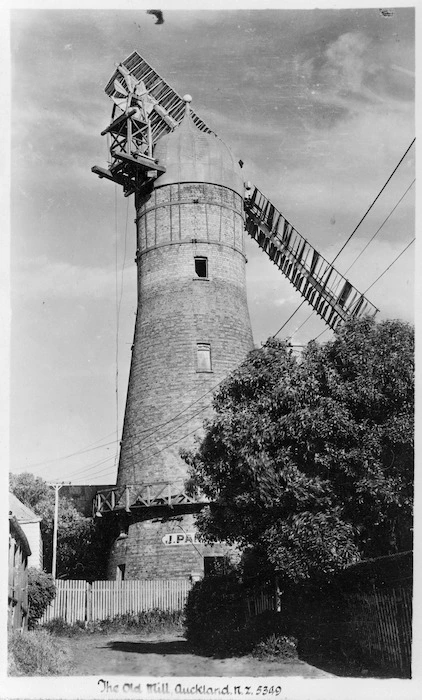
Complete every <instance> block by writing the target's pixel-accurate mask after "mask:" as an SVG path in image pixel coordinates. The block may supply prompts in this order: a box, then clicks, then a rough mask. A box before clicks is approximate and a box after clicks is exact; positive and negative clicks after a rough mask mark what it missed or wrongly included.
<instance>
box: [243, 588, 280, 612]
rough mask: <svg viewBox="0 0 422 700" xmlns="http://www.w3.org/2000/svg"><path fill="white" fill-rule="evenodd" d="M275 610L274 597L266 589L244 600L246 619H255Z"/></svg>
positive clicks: (255, 592)
mask: <svg viewBox="0 0 422 700" xmlns="http://www.w3.org/2000/svg"><path fill="white" fill-rule="evenodd" d="M276 609H277V606H276V600H275V595H274V594H273V593H270V592H269V591H268V590H266V589H261V590H257V591H254V592H253V593H252V594H251V595H249V596H248V597H247V598H246V610H247V616H248V617H255V616H256V615H260V614H261V613H263V612H265V611H267V610H271V611H275V610H276Z"/></svg>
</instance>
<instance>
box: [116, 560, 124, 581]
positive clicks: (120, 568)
mask: <svg viewBox="0 0 422 700" xmlns="http://www.w3.org/2000/svg"><path fill="white" fill-rule="evenodd" d="M125 569H126V565H125V564H118V565H117V569H116V581H124V580H125Z"/></svg>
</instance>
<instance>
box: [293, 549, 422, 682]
mask: <svg viewBox="0 0 422 700" xmlns="http://www.w3.org/2000/svg"><path fill="white" fill-rule="evenodd" d="M412 568H413V567H412V553H411V552H404V553H401V554H397V555H392V556H386V557H379V558H377V559H372V560H367V561H363V562H360V563H359V564H355V565H354V566H351V567H348V568H347V569H345V570H344V571H342V572H341V574H339V575H337V576H336V577H335V579H334V580H333V581H331V582H330V583H329V584H322V585H319V586H318V585H314V586H313V587H312V586H309V585H306V584H305V585H302V586H296V587H292V588H291V589H290V590H287V591H286V593H285V595H283V597H282V600H283V606H282V607H283V610H282V615H283V618H284V620H285V621H286V623H287V625H288V627H289V629H290V631H291V633H292V634H294V636H297V637H298V639H299V648H300V649H302V652H303V653H304V654H305V655H308V656H309V657H310V658H311V657H312V658H314V659H318V660H324V659H327V658H329V657H330V656H331V657H339V658H341V659H342V660H343V661H344V660H347V662H348V663H349V662H355V663H356V664H357V667H358V668H367V669H368V671H369V672H371V671H374V672H377V671H376V669H379V670H380V671H382V672H383V673H386V674H387V675H394V676H397V677H410V675H411V656H412V593H413V585H412Z"/></svg>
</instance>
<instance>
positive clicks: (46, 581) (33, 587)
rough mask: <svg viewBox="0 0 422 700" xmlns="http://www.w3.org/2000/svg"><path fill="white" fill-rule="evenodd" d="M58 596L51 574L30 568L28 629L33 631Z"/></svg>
mask: <svg viewBox="0 0 422 700" xmlns="http://www.w3.org/2000/svg"><path fill="white" fill-rule="evenodd" d="M55 595H56V586H55V585H54V581H53V579H52V577H51V575H50V574H46V573H45V572H44V571H40V570H39V569H34V568H33V567H30V568H29V569H28V604H29V613H28V627H29V629H32V628H33V627H34V626H35V625H36V623H37V621H38V620H39V619H40V618H41V617H42V616H43V614H44V612H45V610H46V609H47V607H48V606H49V604H50V603H51V601H52V600H53V599H54V597H55Z"/></svg>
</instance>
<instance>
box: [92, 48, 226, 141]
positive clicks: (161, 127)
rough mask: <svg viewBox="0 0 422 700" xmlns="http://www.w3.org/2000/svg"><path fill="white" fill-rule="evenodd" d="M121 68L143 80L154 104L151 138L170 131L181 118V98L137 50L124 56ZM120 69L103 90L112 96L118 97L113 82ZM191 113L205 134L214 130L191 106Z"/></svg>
mask: <svg viewBox="0 0 422 700" xmlns="http://www.w3.org/2000/svg"><path fill="white" fill-rule="evenodd" d="M121 66H122V67H123V72H124V73H125V74H127V73H129V74H130V75H131V76H132V77H133V78H134V79H135V81H141V80H142V82H143V83H144V85H145V87H146V89H147V91H148V96H149V98H150V100H152V102H153V103H154V105H155V108H154V109H153V111H152V112H151V114H150V123H151V132H152V140H153V142H154V143H156V142H157V141H158V139H159V138H160V137H161V136H163V135H164V134H166V133H168V132H169V131H171V129H172V128H174V127H175V126H176V125H177V124H178V123H179V122H180V121H181V120H182V119H183V115H184V113H185V104H186V103H185V101H184V100H183V98H182V97H181V96H180V95H178V93H177V92H175V91H174V90H173V88H172V87H170V85H169V84H168V83H167V82H166V81H165V80H164V79H163V78H162V77H161V76H160V75H159V74H158V73H157V72H156V71H155V70H154V69H153V68H151V66H150V65H149V63H147V62H146V61H145V60H144V59H143V58H142V56H140V55H139V54H138V52H137V51H134V52H133V53H131V54H130V56H128V58H126V59H125V60H124V61H123V62H122V63H121ZM121 73H122V71H121V70H120V69H119V68H117V69H116V70H115V72H114V73H113V75H112V77H111V78H110V80H109V81H108V83H107V85H106V87H105V92H106V93H107V95H108V96H109V97H111V98H112V99H113V98H115V97H116V96H117V98H121V95H122V91H121V90H120V89H118V88H117V86H116V82H115V81H117V83H120V82H121ZM191 116H192V119H193V121H194V122H195V124H196V126H197V127H198V129H200V130H201V131H206V132H207V133H209V134H213V133H214V132H213V131H212V130H211V129H210V128H209V127H208V126H207V125H206V124H205V122H203V121H202V119H200V118H199V117H198V116H197V115H196V114H195V113H194V112H193V111H192V110H191Z"/></svg>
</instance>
